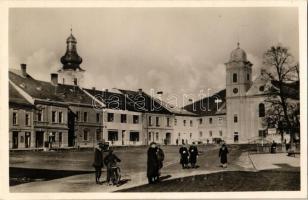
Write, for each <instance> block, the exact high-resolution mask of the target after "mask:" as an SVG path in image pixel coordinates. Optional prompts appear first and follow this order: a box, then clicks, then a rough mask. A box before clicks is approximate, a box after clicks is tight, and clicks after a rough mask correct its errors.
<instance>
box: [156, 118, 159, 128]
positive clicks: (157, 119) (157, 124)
mask: <svg viewBox="0 0 308 200" xmlns="http://www.w3.org/2000/svg"><path fill="white" fill-rule="evenodd" d="M156 126H159V117H156Z"/></svg>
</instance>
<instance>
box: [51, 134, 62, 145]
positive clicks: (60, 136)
mask: <svg viewBox="0 0 308 200" xmlns="http://www.w3.org/2000/svg"><path fill="white" fill-rule="evenodd" d="M56 134H57V133H56V132H51V133H50V134H49V135H48V141H49V142H56ZM62 140H63V136H62V132H58V142H59V143H62Z"/></svg>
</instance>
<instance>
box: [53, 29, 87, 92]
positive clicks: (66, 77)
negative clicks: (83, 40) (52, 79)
mask: <svg viewBox="0 0 308 200" xmlns="http://www.w3.org/2000/svg"><path fill="white" fill-rule="evenodd" d="M60 61H61V63H62V64H63V66H62V68H61V69H60V70H58V73H59V82H60V83H62V84H66V85H78V86H83V76H84V72H85V70H83V69H82V68H81V67H80V64H81V63H82V58H81V57H80V56H79V55H78V53H77V40H76V38H75V37H74V36H73V34H72V29H71V34H70V36H69V37H68V38H67V40H66V52H65V55H64V56H62V57H61V60H60Z"/></svg>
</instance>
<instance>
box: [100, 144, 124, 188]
mask: <svg viewBox="0 0 308 200" xmlns="http://www.w3.org/2000/svg"><path fill="white" fill-rule="evenodd" d="M117 162H121V160H120V159H119V158H118V157H117V156H116V155H115V154H114V153H113V150H112V149H109V153H108V155H107V156H106V157H105V158H104V163H105V165H106V166H107V184H108V183H109V185H112V184H114V183H113V182H112V181H113V180H112V179H111V178H112V176H114V175H115V176H117V177H118V176H119V174H117V173H118V171H117V170H116V168H117ZM114 173H115V174H114Z"/></svg>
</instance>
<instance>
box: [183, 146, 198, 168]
mask: <svg viewBox="0 0 308 200" xmlns="http://www.w3.org/2000/svg"><path fill="white" fill-rule="evenodd" d="M179 153H180V155H181V159H180V164H181V165H182V168H183V169H187V168H189V166H188V164H189V163H190V165H191V168H195V167H196V163H197V158H198V155H199V152H198V148H197V146H196V144H195V143H194V142H193V143H192V145H191V146H190V147H189V149H187V148H186V146H185V145H183V146H182V147H181V148H180V150H179Z"/></svg>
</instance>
